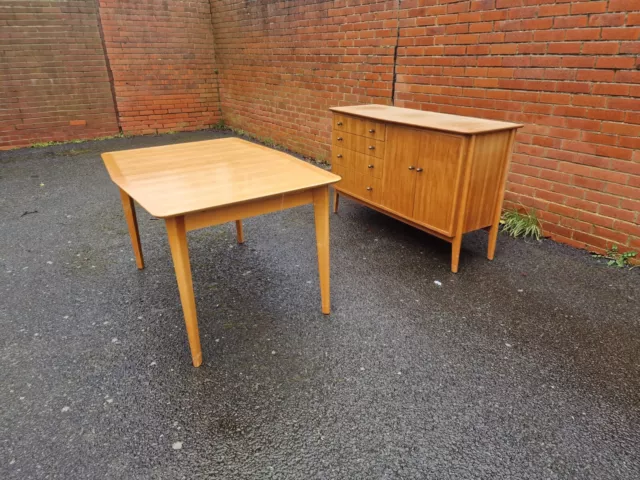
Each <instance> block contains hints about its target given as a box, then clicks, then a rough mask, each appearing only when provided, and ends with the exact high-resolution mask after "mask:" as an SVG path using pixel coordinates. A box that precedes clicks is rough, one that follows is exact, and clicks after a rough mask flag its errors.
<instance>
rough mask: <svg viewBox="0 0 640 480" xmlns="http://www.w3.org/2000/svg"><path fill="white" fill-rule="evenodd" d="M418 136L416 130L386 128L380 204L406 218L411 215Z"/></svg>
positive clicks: (418, 156) (390, 126) (418, 152)
mask: <svg viewBox="0 0 640 480" xmlns="http://www.w3.org/2000/svg"><path fill="white" fill-rule="evenodd" d="M421 133H422V132H421V131H420V130H418V129H415V128H408V127H401V126H395V125H387V140H386V142H385V143H386V146H385V156H384V172H383V174H382V195H383V200H382V204H383V205H384V206H385V207H386V208H388V209H389V210H392V211H394V212H396V213H398V214H400V215H402V216H406V217H411V216H412V215H413V204H414V195H415V184H416V166H417V164H418V160H419V158H420V138H421V137H420V135H421Z"/></svg>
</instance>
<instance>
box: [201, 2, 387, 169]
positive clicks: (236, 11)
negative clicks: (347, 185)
mask: <svg viewBox="0 0 640 480" xmlns="http://www.w3.org/2000/svg"><path fill="white" fill-rule="evenodd" d="M345 3H346V2H344V1H338V2H336V1H316V2H306V1H287V2H270V1H268V0H256V1H252V2H246V1H244V0H220V1H218V0H212V2H211V8H212V11H213V24H214V26H213V31H214V35H215V45H216V63H217V64H218V66H219V68H220V74H221V75H220V76H221V90H222V94H221V97H222V110H223V114H224V118H225V121H226V122H227V123H229V124H230V125H232V126H234V127H238V128H241V129H244V130H247V131H249V132H251V133H254V134H256V135H258V136H261V137H268V138H271V139H273V140H275V141H276V142H278V143H282V144H285V145H287V146H288V147H290V148H292V149H294V150H296V151H299V152H302V153H305V154H309V155H314V156H317V157H320V158H328V153H329V145H328V142H329V132H330V118H329V115H328V112H327V109H328V108H329V107H331V106H335V105H348V104H359V103H389V102H390V98H391V89H392V77H393V54H394V47H395V43H396V36H397V29H396V26H397V20H396V18H397V15H398V13H397V10H396V8H395V6H396V2H395V1H367V2H362V3H366V4H365V5H360V6H349V7H347V6H345ZM349 3H354V2H349Z"/></svg>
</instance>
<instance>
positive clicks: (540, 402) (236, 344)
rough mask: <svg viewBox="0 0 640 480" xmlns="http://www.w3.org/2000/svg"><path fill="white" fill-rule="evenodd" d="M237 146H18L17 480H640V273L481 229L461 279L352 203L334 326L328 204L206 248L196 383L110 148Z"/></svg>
mask: <svg viewBox="0 0 640 480" xmlns="http://www.w3.org/2000/svg"><path fill="white" fill-rule="evenodd" d="M221 135H222V134H220V133H217V132H197V133H184V134H175V135H165V136H158V137H137V138H122V139H113V140H104V141H95V142H85V143H82V144H72V145H60V146H53V147H46V148H41V149H22V150H16V151H11V152H0V192H2V195H1V197H0V279H1V281H0V331H1V332H2V334H1V335H0V478H2V479H5V480H9V479H41V478H42V479H44V478H51V479H98V478H100V479H102V478H104V479H118V480H122V479H174V478H175V479H180V478H185V479H214V478H216V479H218V478H229V479H245V478H246V479H266V478H277V479H290V478H296V479H297V478H300V479H334V478H335V479H396V478H397V479H413V478H429V479H503V478H504V479H638V478H640V457H639V455H640V454H639V453H638V452H640V450H639V447H640V408H639V407H640V360H639V359H640V357H639V356H638V355H639V352H640V325H639V324H640V302H639V299H640V268H637V269H634V270H618V269H614V268H609V267H606V266H605V265H604V264H603V263H602V262H599V261H597V260H595V259H593V258H591V257H590V256H589V255H588V254H586V253H585V252H581V251H578V250H574V249H572V248H569V247H566V246H562V245H558V244H555V243H553V242H550V241H544V242H542V243H538V242H526V241H522V240H513V239H510V238H507V237H505V236H501V237H500V238H499V242H498V250H497V256H496V259H495V261H493V262H489V261H487V260H486V258H485V256H484V254H485V251H486V243H487V238H486V233H484V232H478V233H475V234H470V235H468V236H467V237H465V240H464V243H463V252H462V256H461V264H460V269H461V270H460V273H459V274H457V275H455V274H451V273H450V272H449V246H448V244H446V243H444V242H442V241H440V240H437V239H435V238H433V237H430V236H429V235H426V234H424V233H422V232H419V231H417V230H415V229H412V228H410V227H407V226H405V225H403V224H401V223H399V222H397V221H395V220H393V219H390V218H388V217H385V216H383V215H380V214H378V213H376V212H374V211H371V210H369V209H367V208H364V207H362V206H359V205H357V204H355V203H353V202H350V201H349V200H346V199H343V201H342V202H341V206H340V213H339V214H338V215H332V217H331V238H332V245H331V248H332V250H331V255H332V306H333V313H332V314H331V315H330V316H328V317H325V316H323V315H322V314H321V313H320V298H319V286H318V279H317V267H316V254H315V237H314V229H313V213H312V208H311V207H310V206H305V207H300V208H296V209H291V210H288V211H284V212H279V213H276V214H271V215H265V216H262V217H257V218H252V219H248V220H247V221H246V222H245V237H246V240H247V242H246V244H245V245H242V246H239V245H237V244H236V243H235V239H234V233H235V230H234V226H233V224H228V225H222V226H219V227H214V228H209V229H204V230H199V231H197V232H192V233H190V234H189V246H190V255H191V263H192V268H193V277H194V287H195V292H196V302H197V306H198V315H199V322H200V332H201V337H202V347H203V353H204V359H205V360H204V364H203V366H202V367H201V368H199V369H195V368H193V367H192V366H191V363H190V356H189V352H188V345H187V340H186V334H185V331H184V324H183V320H182V312H181V308H180V303H179V299H178V291H177V287H176V282H175V277H174V273H173V266H172V263H171V258H170V253H169V249H168V245H167V240H166V232H165V229H164V225H163V222H162V221H159V220H156V219H154V218H152V217H150V216H149V215H147V214H146V213H145V212H142V211H139V222H140V230H141V237H142V245H143V250H144V255H145V261H146V265H147V266H146V268H145V269H144V270H142V271H138V270H136V267H135V262H134V261H133V258H132V257H133V255H132V252H131V245H130V241H129V237H128V233H127V229H126V225H125V222H124V219H123V216H122V211H121V205H120V200H119V197H118V194H117V189H116V188H115V186H114V185H113V184H112V183H111V182H110V180H109V177H108V175H107V173H106V170H105V169H104V166H103V165H102V162H101V160H100V157H99V154H100V152H103V151H108V150H117V149H125V148H134V147H143V146H151V145H160V144H167V143H175V142H184V141H194V140H199V139H207V138H214V137H217V136H221ZM436 281H438V282H441V285H438V284H437V283H435V282H436Z"/></svg>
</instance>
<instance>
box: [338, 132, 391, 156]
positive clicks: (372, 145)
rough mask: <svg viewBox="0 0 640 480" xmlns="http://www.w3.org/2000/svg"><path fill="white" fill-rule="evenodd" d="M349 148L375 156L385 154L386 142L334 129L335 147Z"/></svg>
mask: <svg viewBox="0 0 640 480" xmlns="http://www.w3.org/2000/svg"><path fill="white" fill-rule="evenodd" d="M336 148H338V149H347V150H353V151H355V152H359V153H364V154H366V155H371V156H373V157H378V158H382V157H383V156H384V142H382V141H380V140H375V139H373V138H367V137H360V136H358V135H353V134H351V133H344V132H341V131H340V130H334V131H333V149H334V150H336Z"/></svg>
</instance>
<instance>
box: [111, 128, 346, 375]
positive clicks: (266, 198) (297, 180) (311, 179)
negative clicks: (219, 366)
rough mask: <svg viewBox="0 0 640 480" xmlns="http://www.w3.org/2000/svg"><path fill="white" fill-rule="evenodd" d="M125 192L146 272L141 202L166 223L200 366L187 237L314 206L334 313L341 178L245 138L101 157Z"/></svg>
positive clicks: (325, 290)
mask: <svg viewBox="0 0 640 480" xmlns="http://www.w3.org/2000/svg"><path fill="white" fill-rule="evenodd" d="M102 159H103V160H104V163H105V166H106V167H107V170H108V172H109V176H110V177H111V180H113V182H114V183H115V184H116V185H117V186H118V187H119V189H120V198H121V200H122V207H123V209H124V216H125V219H126V221H127V226H128V229H129V234H130V236H131V243H132V245H133V252H134V254H135V259H136V264H137V266H138V268H139V269H142V268H144V260H143V256H142V247H141V244H140V235H139V232H138V222H137V219H136V210H135V203H134V201H135V202H137V203H138V204H139V205H140V206H141V207H142V208H144V209H145V210H147V211H148V212H149V213H150V214H151V215H153V216H154V217H158V218H162V219H164V221H165V224H166V228H167V234H168V237H169V247H170V250H171V255H172V257H173V265H174V268H175V273H176V279H177V281H178V291H179V293H180V301H181V302H182V310H183V313H184V321H185V324H186V329H187V337H188V339H189V347H190V349H191V358H192V361H193V365H194V366H195V367H199V366H200V365H201V364H202V349H201V346H200V334H199V331H198V320H197V316H196V302H195V297H194V293H193V280H192V277H191V264H190V261H189V251H188V245H187V232H190V231H192V230H197V229H200V228H205V227H209V226H212V225H219V224H222V223H226V222H230V221H234V222H235V225H236V234H237V241H238V243H244V235H243V230H242V220H243V219H245V218H248V217H253V216H256V215H262V214H265V213H270V212H275V211H279V210H284V209H287V208H292V207H297V206H300V205H305V204H309V203H312V204H313V207H314V219H315V233H316V246H317V250H318V271H319V277H320V297H321V306H322V313H324V314H329V312H330V299H329V185H331V184H333V183H335V182H338V181H339V180H340V177H339V176H337V175H334V174H333V173H331V172H328V171H326V170H323V169H321V168H318V167H316V166H313V165H311V164H310V163H307V162H305V161H302V160H299V159H297V158H295V157H293V156H291V155H288V154H286V153H283V152H280V151H277V150H274V149H271V148H267V147H265V146H262V145H257V144H255V143H251V142H248V141H246V140H242V139H239V138H220V139H216V140H206V141H202V142H191V143H181V144H174V145H165V146H159V147H149V148H140V149H134V150H123V151H117V152H108V153H103V154H102Z"/></svg>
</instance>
